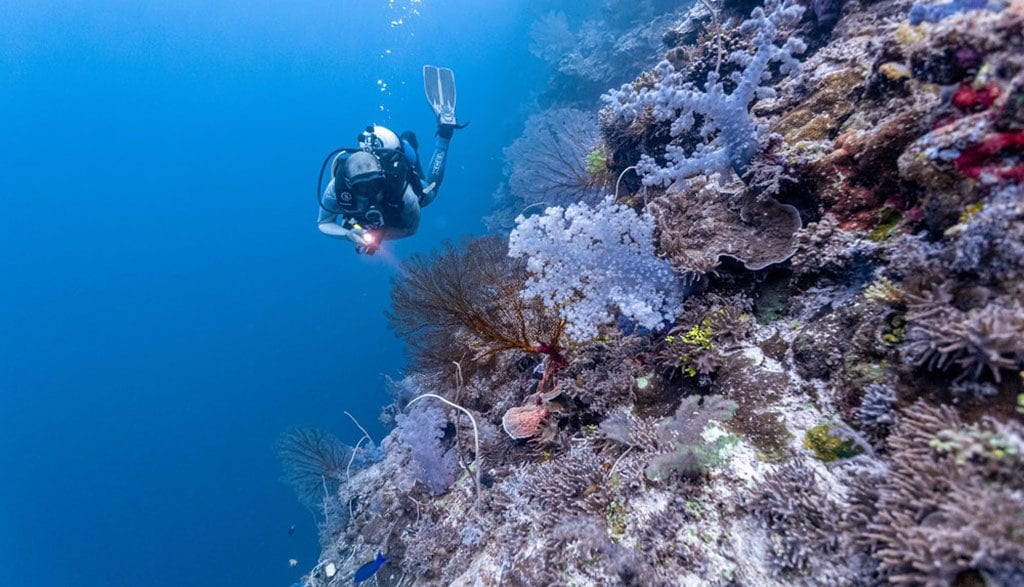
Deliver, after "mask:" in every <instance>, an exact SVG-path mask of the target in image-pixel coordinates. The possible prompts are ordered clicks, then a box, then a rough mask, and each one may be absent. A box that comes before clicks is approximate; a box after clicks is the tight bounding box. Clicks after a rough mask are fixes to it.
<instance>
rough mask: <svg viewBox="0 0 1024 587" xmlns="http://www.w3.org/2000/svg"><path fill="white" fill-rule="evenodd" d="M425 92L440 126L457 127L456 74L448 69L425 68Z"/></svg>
mask: <svg viewBox="0 0 1024 587" xmlns="http://www.w3.org/2000/svg"><path fill="white" fill-rule="evenodd" d="M423 90H424V92H426V94H427V102H429V103H430V107H431V108H432V109H433V110H434V115H435V116H437V123H438V124H439V125H451V126H456V125H457V124H458V123H457V122H456V119H455V74H454V73H452V70H450V69H448V68H447V67H434V66H433V65H424V66H423Z"/></svg>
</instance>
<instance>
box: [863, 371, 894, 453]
mask: <svg viewBox="0 0 1024 587" xmlns="http://www.w3.org/2000/svg"><path fill="white" fill-rule="evenodd" d="M895 403H896V390H895V389H893V387H892V386H891V385H887V384H884V383H872V384H870V385H867V386H865V387H864V398H863V399H862V400H861V403H860V407H859V408H857V421H858V422H859V423H860V426H861V428H863V429H864V430H865V431H866V432H867V433H868V435H869V436H870V437H871V438H872V440H875V441H876V442H877V441H879V440H880V439H882V438H885V436H886V434H888V431H889V426H891V425H892V422H893V404H895Z"/></svg>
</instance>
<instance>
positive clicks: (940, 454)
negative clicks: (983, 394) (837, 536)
mask: <svg viewBox="0 0 1024 587" xmlns="http://www.w3.org/2000/svg"><path fill="white" fill-rule="evenodd" d="M1022 432H1024V431H1022V430H1021V428H1020V425H1019V424H1015V423H1014V424H1002V423H999V422H996V421H993V420H987V421H985V422H984V423H983V424H982V425H981V426H978V427H967V426H965V425H964V424H963V423H962V422H961V421H960V419H959V417H958V416H957V415H956V414H955V412H953V410H951V409H949V408H945V407H943V408H935V407H932V406H930V405H928V404H926V403H923V402H918V403H916V404H914V405H912V406H910V407H909V409H908V410H907V411H905V412H904V413H903V415H902V417H901V418H900V420H899V422H898V423H897V424H896V426H895V428H894V431H893V434H891V435H890V436H889V440H888V452H889V455H890V457H889V459H888V467H887V469H886V470H885V472H884V473H883V474H881V475H879V476H876V477H875V479H873V480H872V482H871V483H866V484H858V485H856V487H858V492H857V493H858V494H857V495H855V496H854V501H855V503H856V504H858V505H857V508H856V510H855V511H857V512H860V514H859V515H857V516H855V518H854V519H855V520H856V522H855V523H854V528H853V531H854V536H853V538H854V539H853V542H852V544H851V546H852V547H853V548H855V549H858V550H860V549H865V550H867V551H868V552H871V553H872V555H873V556H874V557H875V558H876V559H877V560H878V561H879V569H880V571H881V572H882V573H883V576H884V577H885V578H886V580H887V581H888V582H889V583H891V584H896V585H948V584H951V583H953V582H954V579H955V578H957V577H960V576H963V574H964V573H967V572H974V573H978V574H980V575H981V576H982V577H983V578H985V579H986V581H985V582H986V583H989V582H990V581H995V583H994V584H1015V583H1017V582H1019V581H1020V580H1021V578H1024V535H1021V534H1020V532H1019V529H1020V528H1021V527H1024V497H1022V496H1024V485H1022V479H1021V475H1020V470H1021V467H1022V465H1024V461H1022V460H1021V455H1022V453H1024V442H1022V441H1021V434H1022Z"/></svg>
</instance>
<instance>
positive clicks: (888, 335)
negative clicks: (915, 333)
mask: <svg viewBox="0 0 1024 587" xmlns="http://www.w3.org/2000/svg"><path fill="white" fill-rule="evenodd" d="M906 336H907V321H906V319H905V318H904V317H903V315H902V314H893V315H892V317H890V318H889V320H887V321H886V323H885V329H884V331H883V332H882V342H884V343H885V344H888V345H891V346H897V345H899V344H900V343H902V342H903V339H904V338H906Z"/></svg>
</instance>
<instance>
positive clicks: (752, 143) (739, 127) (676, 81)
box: [604, 0, 806, 186]
mask: <svg viewBox="0 0 1024 587" xmlns="http://www.w3.org/2000/svg"><path fill="white" fill-rule="evenodd" d="M768 10H769V12H768V13H767V14H766V13H765V11H764V9H762V8H760V7H759V8H755V9H754V12H753V13H752V14H751V18H750V20H747V21H745V22H744V23H743V24H742V25H740V32H741V33H742V34H750V33H754V32H756V38H755V40H754V45H755V47H756V51H755V52H754V54H753V55H750V54H747V53H744V52H741V51H736V52H734V53H733V54H732V55H730V57H729V59H730V61H732V62H734V63H737V64H739V65H740V66H741V67H743V68H744V69H743V72H742V73H739V72H737V73H736V74H734V75H733V76H732V79H731V81H732V82H733V83H734V84H735V88H734V89H733V91H732V92H731V93H729V94H726V93H725V86H724V84H723V83H722V82H720V81H719V77H718V73H716V72H711V73H709V74H708V77H707V81H706V82H705V90H704V91H700V90H698V89H696V88H695V87H694V86H693V85H692V84H690V83H688V82H687V81H686V79H685V77H684V76H682V75H681V74H680V73H679V72H677V71H676V69H675V67H674V66H673V65H672V64H671V63H670V62H668V61H663V62H661V63H660V64H658V67H657V68H656V70H655V72H656V75H657V76H658V78H659V81H658V83H657V85H656V86H655V87H653V88H642V89H640V90H637V89H636V88H635V87H634V86H633V85H632V84H626V85H624V86H622V88H621V89H619V90H618V91H613V92H611V93H609V94H606V95H605V96H604V100H605V101H606V102H607V103H608V104H610V105H611V107H612V110H613V111H614V112H615V113H616V114H617V115H618V116H619V117H620V118H622V119H623V120H626V121H629V120H632V119H634V118H636V117H637V116H639V115H640V114H641V112H642V111H643V110H644V109H645V108H649V109H651V111H652V112H653V114H654V117H655V119H656V120H659V121H666V120H672V121H673V122H672V126H671V134H672V136H673V137H678V136H680V135H682V134H683V133H685V132H687V131H689V130H690V129H691V128H693V126H694V125H695V124H696V122H697V116H700V117H702V119H703V126H702V127H701V130H700V135H701V137H702V138H703V142H702V143H700V144H698V145H697V146H696V148H695V149H694V150H693V151H692V152H691V153H687V152H686V150H685V149H684V148H683V147H682V146H679V145H669V146H668V147H666V150H665V158H666V159H667V161H668V165H667V166H666V167H662V166H660V165H659V164H658V163H657V161H655V160H654V159H653V158H651V157H649V156H646V155H645V156H643V157H641V159H640V162H639V163H638V164H637V169H638V170H639V171H640V172H641V174H642V175H644V183H645V184H647V185H666V186H667V185H669V184H670V183H672V182H675V181H685V180H686V179H687V178H689V177H692V176H694V175H698V174H704V175H708V176H714V175H717V176H719V178H720V179H721V180H723V181H724V180H725V179H728V174H729V172H730V171H731V170H735V171H736V173H737V174H738V175H740V176H742V175H743V174H744V172H745V170H746V167H747V165H748V164H749V163H750V161H751V160H752V159H753V157H754V155H755V154H756V153H757V150H758V146H759V141H760V138H761V137H762V136H763V135H764V133H765V132H766V129H765V128H764V127H761V126H758V125H757V124H756V123H755V122H754V120H753V119H752V118H751V117H750V113H749V108H750V104H751V103H752V102H753V101H754V100H755V99H757V98H765V97H769V96H772V95H774V91H773V90H772V89H771V88H769V87H766V86H762V83H763V82H764V81H765V79H766V78H767V77H769V72H768V66H769V65H770V64H771V63H772V62H773V61H779V62H780V63H781V65H780V67H779V69H780V71H781V72H782V73H789V72H791V71H795V70H796V69H797V67H798V66H799V63H798V62H797V60H796V59H795V58H794V57H793V55H794V54H799V53H801V52H803V51H804V49H805V48H806V46H805V45H804V43H803V41H801V40H800V39H799V38H797V37H789V38H788V39H787V40H786V42H785V43H784V44H783V45H782V46H781V47H780V46H777V45H776V44H775V38H776V36H777V35H778V32H779V29H780V27H783V26H786V25H789V24H792V23H795V22H796V21H797V20H799V19H800V16H801V15H802V14H803V11H804V8H803V7H802V6H800V5H798V4H796V3H794V2H792V1H791V0H785V1H784V2H777V3H774V4H771V5H769V6H768Z"/></svg>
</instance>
